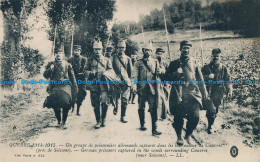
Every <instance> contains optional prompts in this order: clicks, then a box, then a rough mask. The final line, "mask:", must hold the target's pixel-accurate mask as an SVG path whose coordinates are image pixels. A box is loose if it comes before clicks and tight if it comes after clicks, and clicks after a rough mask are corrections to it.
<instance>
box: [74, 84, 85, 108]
mask: <svg viewBox="0 0 260 162" xmlns="http://www.w3.org/2000/svg"><path fill="white" fill-rule="evenodd" d="M86 95H87V92H86V91H85V90H84V89H83V88H80V87H79V91H78V95H77V113H79V110H80V106H81V105H82V102H83V101H84V100H85V97H86ZM73 106H74V105H73ZM73 109H74V108H73Z"/></svg>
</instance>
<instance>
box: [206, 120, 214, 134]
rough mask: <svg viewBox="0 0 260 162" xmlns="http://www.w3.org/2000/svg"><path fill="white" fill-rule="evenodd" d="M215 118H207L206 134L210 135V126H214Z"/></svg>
mask: <svg viewBox="0 0 260 162" xmlns="http://www.w3.org/2000/svg"><path fill="white" fill-rule="evenodd" d="M214 121H215V118H208V129H207V132H208V134H211V133H212V125H213V124H214Z"/></svg>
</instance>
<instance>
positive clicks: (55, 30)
mask: <svg viewBox="0 0 260 162" xmlns="http://www.w3.org/2000/svg"><path fill="white" fill-rule="evenodd" d="M56 34H57V24H56V25H55V29H54V39H53V47H52V55H54V49H55V42H56Z"/></svg>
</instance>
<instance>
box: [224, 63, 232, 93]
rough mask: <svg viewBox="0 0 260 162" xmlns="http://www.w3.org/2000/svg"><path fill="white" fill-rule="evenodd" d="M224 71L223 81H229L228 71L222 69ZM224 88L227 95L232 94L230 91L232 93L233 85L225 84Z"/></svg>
mask: <svg viewBox="0 0 260 162" xmlns="http://www.w3.org/2000/svg"><path fill="white" fill-rule="evenodd" d="M223 68H224V69H223V70H224V76H223V79H224V80H225V81H231V76H230V74H229V72H228V69H227V68H226V67H223ZM225 87H226V90H227V93H231V94H232V91H233V85H232V84H225Z"/></svg>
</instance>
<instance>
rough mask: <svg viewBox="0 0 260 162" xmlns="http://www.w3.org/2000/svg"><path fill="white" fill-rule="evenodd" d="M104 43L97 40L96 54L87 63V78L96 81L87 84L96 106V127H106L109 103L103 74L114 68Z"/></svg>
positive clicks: (94, 46) (95, 45) (93, 103)
mask: <svg viewBox="0 0 260 162" xmlns="http://www.w3.org/2000/svg"><path fill="white" fill-rule="evenodd" d="M102 48H103V46H102V43H101V41H100V40H95V41H94V44H93V49H94V54H93V55H92V56H91V57H90V58H89V60H88V62H87V65H86V74H87V77H86V78H87V80H92V81H95V83H94V84H91V85H87V86H88V88H86V89H88V90H90V99H91V105H92V106H93V107H94V113H95V116H96V121H97V123H96V125H95V126H94V127H95V128H96V129H99V128H100V127H105V119H106V114H107V109H108V104H109V97H108V88H107V86H106V85H107V84H103V83H102V81H105V80H104V78H103V76H104V73H105V72H107V71H111V70H113V68H112V63H111V60H110V59H108V58H106V57H105V56H103V55H102Z"/></svg>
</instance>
